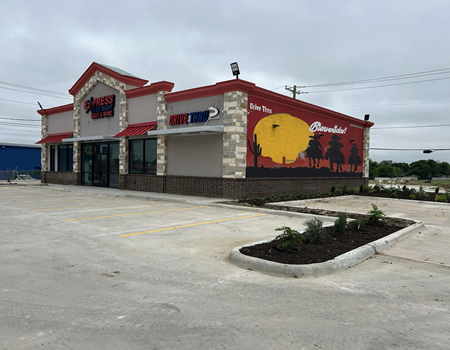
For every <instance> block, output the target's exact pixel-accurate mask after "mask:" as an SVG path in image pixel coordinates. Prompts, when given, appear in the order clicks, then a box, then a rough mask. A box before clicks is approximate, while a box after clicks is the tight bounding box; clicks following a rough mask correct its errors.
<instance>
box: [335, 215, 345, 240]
mask: <svg viewBox="0 0 450 350" xmlns="http://www.w3.org/2000/svg"><path fill="white" fill-rule="evenodd" d="M346 227H347V214H345V213H341V214H339V216H338V218H337V219H336V221H335V222H334V232H336V233H338V234H341V235H342V234H344V233H345V228H346Z"/></svg>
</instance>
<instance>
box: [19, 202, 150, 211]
mask: <svg viewBox="0 0 450 350" xmlns="http://www.w3.org/2000/svg"><path fill="white" fill-rule="evenodd" d="M146 203H152V201H147V202H146ZM131 204H136V203H132V202H130V203H121V204H102V205H83V206H79V207H59V208H44V209H23V210H22V211H42V210H64V209H76V208H102V207H113V206H118V205H131Z"/></svg>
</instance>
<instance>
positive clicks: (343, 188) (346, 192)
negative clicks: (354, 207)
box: [341, 186, 348, 195]
mask: <svg viewBox="0 0 450 350" xmlns="http://www.w3.org/2000/svg"><path fill="white" fill-rule="evenodd" d="M341 192H342V194H344V195H345V194H348V190H347V186H342V189H341Z"/></svg>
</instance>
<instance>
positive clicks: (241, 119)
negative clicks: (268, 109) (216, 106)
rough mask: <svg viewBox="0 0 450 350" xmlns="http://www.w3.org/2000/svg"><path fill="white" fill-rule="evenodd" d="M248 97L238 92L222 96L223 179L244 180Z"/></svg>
mask: <svg viewBox="0 0 450 350" xmlns="http://www.w3.org/2000/svg"><path fill="white" fill-rule="evenodd" d="M247 105H248V95H247V94H246V93H243V92H240V91H233V92H227V93H225V95H224V111H223V126H224V134H223V177H224V178H237V179H242V178H245V168H246V159H245V158H246V155H247V145H246V139H247V115H248V113H247Z"/></svg>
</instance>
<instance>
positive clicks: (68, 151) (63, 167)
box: [52, 145, 73, 171]
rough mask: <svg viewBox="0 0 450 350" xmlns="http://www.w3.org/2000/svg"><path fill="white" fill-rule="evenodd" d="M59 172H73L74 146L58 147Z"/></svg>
mask: <svg viewBox="0 0 450 350" xmlns="http://www.w3.org/2000/svg"><path fill="white" fill-rule="evenodd" d="M52 147H54V146H52ZM58 171H73V145H60V146H58Z"/></svg>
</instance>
